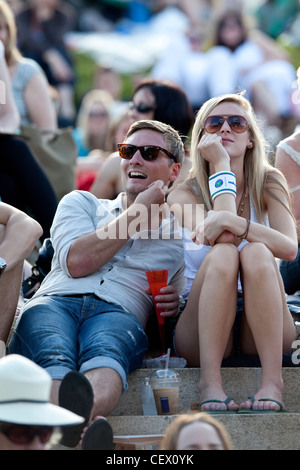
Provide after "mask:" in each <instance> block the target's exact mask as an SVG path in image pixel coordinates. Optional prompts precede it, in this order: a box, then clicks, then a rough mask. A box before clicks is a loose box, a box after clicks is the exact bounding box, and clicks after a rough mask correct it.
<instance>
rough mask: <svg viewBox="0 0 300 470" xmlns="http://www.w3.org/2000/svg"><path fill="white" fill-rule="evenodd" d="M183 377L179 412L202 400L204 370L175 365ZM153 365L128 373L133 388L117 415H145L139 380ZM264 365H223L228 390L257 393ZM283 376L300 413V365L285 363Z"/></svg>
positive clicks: (288, 403)
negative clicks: (287, 365)
mask: <svg viewBox="0 0 300 470" xmlns="http://www.w3.org/2000/svg"><path fill="white" fill-rule="evenodd" d="M175 370H176V372H178V373H179V376H180V378H181V386H180V391H179V412H180V413H182V412H184V411H187V410H190V409H191V406H192V404H195V403H199V392H198V384H199V378H200V373H201V370H200V369H198V368H184V369H175ZM152 372H153V369H138V370H137V371H135V372H133V373H132V374H130V375H129V377H128V385H129V389H128V390H127V391H126V392H124V394H123V395H122V397H121V400H120V402H119V404H118V406H117V408H116V409H115V410H114V411H113V413H112V415H113V416H130V415H131V416H138V415H142V414H143V411H142V402H141V397H140V391H139V383H140V381H141V380H142V378H144V377H147V376H149V375H150V374H151V373H152ZM260 376H261V369H260V368H256V367H248V368H245V367H236V368H222V378H223V384H224V390H225V392H226V393H227V394H228V395H229V396H231V397H232V398H234V400H235V401H236V402H237V403H241V402H242V401H244V400H245V399H247V397H248V396H249V395H253V394H254V393H255V391H256V390H257V389H258V387H259V383H260ZM283 380H284V384H285V389H284V395H283V402H284V405H285V409H286V410H287V411H289V412H290V413H300V398H299V391H300V369H299V368H298V367H284V368H283Z"/></svg>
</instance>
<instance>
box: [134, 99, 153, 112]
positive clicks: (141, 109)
mask: <svg viewBox="0 0 300 470" xmlns="http://www.w3.org/2000/svg"><path fill="white" fill-rule="evenodd" d="M129 109H130V110H131V111H132V110H133V109H135V110H136V111H137V112H138V113H141V114H146V113H150V111H155V109H156V108H155V107H154V106H148V105H147V104H144V103H140V104H134V102H133V101H131V102H130V103H129Z"/></svg>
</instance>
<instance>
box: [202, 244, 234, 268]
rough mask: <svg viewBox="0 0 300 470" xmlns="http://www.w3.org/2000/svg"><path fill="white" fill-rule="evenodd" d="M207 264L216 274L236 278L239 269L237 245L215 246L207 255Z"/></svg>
mask: <svg viewBox="0 0 300 470" xmlns="http://www.w3.org/2000/svg"><path fill="white" fill-rule="evenodd" d="M207 264H208V268H209V267H211V268H212V269H213V270H214V273H215V274H217V273H219V274H221V275H224V276H227V275H230V274H232V275H234V276H236V274H237V272H238V269H239V251H238V249H237V247H236V246H235V245H232V244H229V243H220V244H218V245H215V246H214V247H213V248H212V250H211V251H210V252H209V254H208V255H207Z"/></svg>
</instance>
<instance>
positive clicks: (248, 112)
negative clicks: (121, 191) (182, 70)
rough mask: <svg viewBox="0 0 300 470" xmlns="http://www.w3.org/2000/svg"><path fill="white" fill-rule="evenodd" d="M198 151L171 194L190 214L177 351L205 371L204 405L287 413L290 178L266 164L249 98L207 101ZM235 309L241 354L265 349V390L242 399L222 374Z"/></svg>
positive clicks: (292, 249) (198, 127)
mask: <svg viewBox="0 0 300 470" xmlns="http://www.w3.org/2000/svg"><path fill="white" fill-rule="evenodd" d="M191 147H192V148H191V153H192V159H193V178H192V179H190V180H187V181H186V182H185V183H184V184H183V185H182V186H178V187H177V188H174V190H173V191H172V192H171V193H170V195H169V198H168V202H169V204H170V205H171V206H172V207H173V209H174V210H175V211H176V210H177V214H178V217H181V218H182V220H183V227H184V231H183V233H184V243H185V262H186V277H187V292H186V294H185V296H186V297H188V300H187V303H186V307H185V309H184V311H183V313H182V315H181V316H180V318H179V320H178V323H177V327H176V331H175V346H176V349H177V352H178V354H179V355H180V356H182V357H185V358H186V360H187V362H188V365H189V366H193V367H199V366H200V367H201V379H200V385H199V391H200V409H201V410H204V411H214V410H218V411H237V410H238V409H239V408H240V409H244V410H247V411H250V410H256V411H257V410H265V411H267V410H272V411H281V410H282V409H283V404H282V393H283V380H282V368H281V365H282V353H283V352H285V353H289V352H290V350H291V345H292V342H293V340H294V337H295V329H294V324H293V320H292V317H291V315H290V313H289V310H288V309H287V306H286V302H285V294H284V289H283V284H282V280H281V276H280V274H279V271H278V268H277V264H276V261H275V258H281V259H286V260H292V259H294V258H295V256H296V254H297V236H296V229H295V222H294V219H293V216H292V214H291V210H290V200H289V193H288V190H287V185H286V181H285V179H284V177H283V175H282V174H281V173H280V172H279V171H278V170H276V169H274V168H273V167H271V166H270V165H269V164H268V161H267V154H266V146H265V140H264V138H263V135H262V133H261V131H260V127H259V125H258V123H257V121H256V118H255V114H254V112H253V109H252V107H251V105H250V103H249V101H248V100H247V99H245V98H244V97H243V96H242V95H241V94H229V95H223V96H219V97H217V98H212V99H211V100H209V101H208V102H206V103H205V104H204V105H203V106H202V108H201V109H200V111H199V112H198V115H197V118H196V121H195V126H194V129H193V134H192V143H191ZM184 205H186V206H185V207H184ZM188 208H193V210H187V209H188ZM182 215H183V217H182ZM237 304H238V307H239V309H237ZM237 310H238V311H239V312H240V313H241V324H240V328H239V335H238V337H239V341H240V344H239V348H240V351H241V352H242V353H243V354H249V355H253V354H256V355H258V356H259V359H260V363H261V367H262V375H261V383H260V386H259V389H258V390H257V391H256V392H254V391H249V395H250V398H248V399H247V397H245V401H244V402H243V403H241V404H240V405H238V404H237V403H235V401H234V400H233V399H232V398H231V397H228V395H227V393H226V392H225V390H224V389H223V384H222V378H221V363H222V360H223V358H226V357H228V356H230V355H231V354H232V352H233V346H234V335H233V328H234V326H236V320H237V319H238V315H237Z"/></svg>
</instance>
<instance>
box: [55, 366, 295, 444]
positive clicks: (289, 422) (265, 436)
mask: <svg viewBox="0 0 300 470" xmlns="http://www.w3.org/2000/svg"><path fill="white" fill-rule="evenodd" d="M176 371H177V372H178V373H179V375H180V377H181V380H182V382H181V387H180V393H179V413H184V412H186V411H190V410H191V408H192V407H193V405H194V404H195V403H197V402H199V394H198V383H199V378H200V373H201V370H200V369H198V368H184V369H176ZM152 372H153V369H139V370H137V371H135V372H133V373H132V374H130V375H129V377H128V384H129V389H128V390H127V391H126V392H124V394H123V396H122V398H121V400H120V403H119V405H118V406H117V408H116V409H115V410H114V412H113V413H112V414H111V415H110V416H109V417H108V421H109V422H110V424H111V426H112V429H113V433H114V436H115V438H118V437H123V438H124V436H128V435H129V436H133V435H134V436H149V435H156V436H157V435H163V434H164V431H165V430H166V428H167V427H168V426H169V424H170V423H171V421H172V420H173V419H174V417H175V415H166V416H143V411H142V402H141V398H140V391H139V383H140V381H141V380H142V379H143V378H144V377H146V376H149V375H150V374H151V373H152ZM260 376H261V369H260V368H254V367H249V368H242V367H238V368H223V369H222V377H223V383H224V389H225V391H226V392H227V393H228V394H229V395H230V396H232V397H233V398H234V399H235V400H236V402H237V403H240V402H242V401H243V400H244V399H245V398H247V397H248V396H249V395H250V394H253V393H255V391H256V390H257V388H258V385H259V382H260ZM283 379H284V383H285V391H284V396H283V402H284V404H285V409H286V411H287V412H286V413H265V414H263V413H259V414H237V413H229V414H226V415H225V414H214V417H215V418H216V419H218V420H219V421H221V422H222V423H223V424H224V425H225V426H226V429H227V431H228V433H229V435H230V437H231V440H232V443H233V446H234V449H235V450H300V440H299V428H300V399H299V390H300V369H299V368H298V367H291V368H289V367H284V368H283ZM55 448H56V449H57V450H65V449H66V448H65V447H63V446H60V445H57V446H56V447H55Z"/></svg>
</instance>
